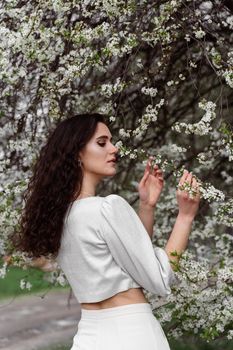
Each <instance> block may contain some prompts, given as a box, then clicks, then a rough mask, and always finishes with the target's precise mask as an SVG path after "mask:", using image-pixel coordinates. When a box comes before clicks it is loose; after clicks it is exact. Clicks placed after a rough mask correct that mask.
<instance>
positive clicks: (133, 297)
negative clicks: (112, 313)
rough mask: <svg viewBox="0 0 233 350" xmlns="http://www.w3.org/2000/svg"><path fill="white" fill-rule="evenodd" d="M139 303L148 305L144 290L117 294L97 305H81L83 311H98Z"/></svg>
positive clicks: (131, 290) (139, 289)
mask: <svg viewBox="0 0 233 350" xmlns="http://www.w3.org/2000/svg"><path fill="white" fill-rule="evenodd" d="M137 303H148V300H147V299H146V298H145V295H144V293H143V290H142V288H131V289H128V290H126V291H123V292H120V293H117V294H115V295H113V296H112V297H110V298H108V299H105V300H102V301H98V302H97V303H81V304H80V305H81V308H83V309H87V310H98V309H106V308H110V307H115V306H121V305H128V304H137Z"/></svg>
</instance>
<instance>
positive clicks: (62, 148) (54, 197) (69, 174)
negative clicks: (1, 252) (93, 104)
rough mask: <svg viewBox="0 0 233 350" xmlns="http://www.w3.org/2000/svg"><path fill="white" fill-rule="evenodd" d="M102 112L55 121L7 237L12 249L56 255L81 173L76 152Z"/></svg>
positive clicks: (34, 255) (32, 254) (104, 120)
mask: <svg viewBox="0 0 233 350" xmlns="http://www.w3.org/2000/svg"><path fill="white" fill-rule="evenodd" d="M98 122H102V123H104V124H106V125H107V124H108V122H107V117H106V116H105V115H102V114H99V113H94V114H78V115H75V116H73V117H70V118H67V119H66V120H63V121H62V122H60V123H58V125H57V126H56V127H55V129H54V130H51V132H50V133H49V135H48V139H47V142H46V144H45V145H44V146H43V147H42V149H41V151H40V154H39V157H38V158H37V160H36V162H35V164H34V166H33V169H32V173H33V175H32V177H31V178H30V180H29V183H28V187H27V189H26V191H25V192H24V194H23V199H24V201H25V207H24V209H23V211H22V214H21V216H20V218H19V225H18V228H19V230H17V232H14V233H13V234H12V235H11V236H10V238H9V239H10V241H11V243H12V245H13V247H14V248H16V249H17V250H19V251H21V252H24V253H26V255H27V256H28V257H29V258H38V257H41V256H45V257H49V258H53V259H54V258H56V256H57V254H58V250H59V248H60V244H61V236H62V230H63V221H64V216H65V213H66V211H67V210H68V206H69V205H70V203H71V202H72V200H74V199H75V198H77V197H78V196H79V194H80V191H81V186H82V180H83V172H82V167H80V166H79V164H78V158H79V157H78V154H79V152H80V151H81V150H82V149H83V148H84V147H85V145H86V144H87V143H88V141H89V140H90V139H91V138H92V136H93V135H94V133H95V130H96V127H97V123H98Z"/></svg>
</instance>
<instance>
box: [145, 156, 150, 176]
mask: <svg viewBox="0 0 233 350" xmlns="http://www.w3.org/2000/svg"><path fill="white" fill-rule="evenodd" d="M150 168H151V162H150V159H148V160H147V163H146V167H145V170H144V175H145V174H146V172H147V171H150Z"/></svg>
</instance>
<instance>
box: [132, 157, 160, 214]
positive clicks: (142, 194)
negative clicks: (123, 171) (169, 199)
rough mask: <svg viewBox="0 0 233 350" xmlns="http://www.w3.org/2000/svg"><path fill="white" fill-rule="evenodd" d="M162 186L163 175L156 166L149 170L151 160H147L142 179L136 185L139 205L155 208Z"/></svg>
mask: <svg viewBox="0 0 233 350" xmlns="http://www.w3.org/2000/svg"><path fill="white" fill-rule="evenodd" d="M163 185H164V179H163V173H162V170H161V169H160V168H159V167H158V165H154V166H153V169H152V170H151V159H150V158H149V159H148V161H147V164H146V168H145V171H144V174H143V177H142V179H141V180H140V182H139V184H138V192H139V199H140V203H141V204H143V205H146V206H150V207H155V206H156V203H157V202H158V200H159V197H160V194H161V192H162V189H163Z"/></svg>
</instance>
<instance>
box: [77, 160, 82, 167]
mask: <svg viewBox="0 0 233 350" xmlns="http://www.w3.org/2000/svg"><path fill="white" fill-rule="evenodd" d="M78 166H80V167H81V166H82V162H81V159H78Z"/></svg>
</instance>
